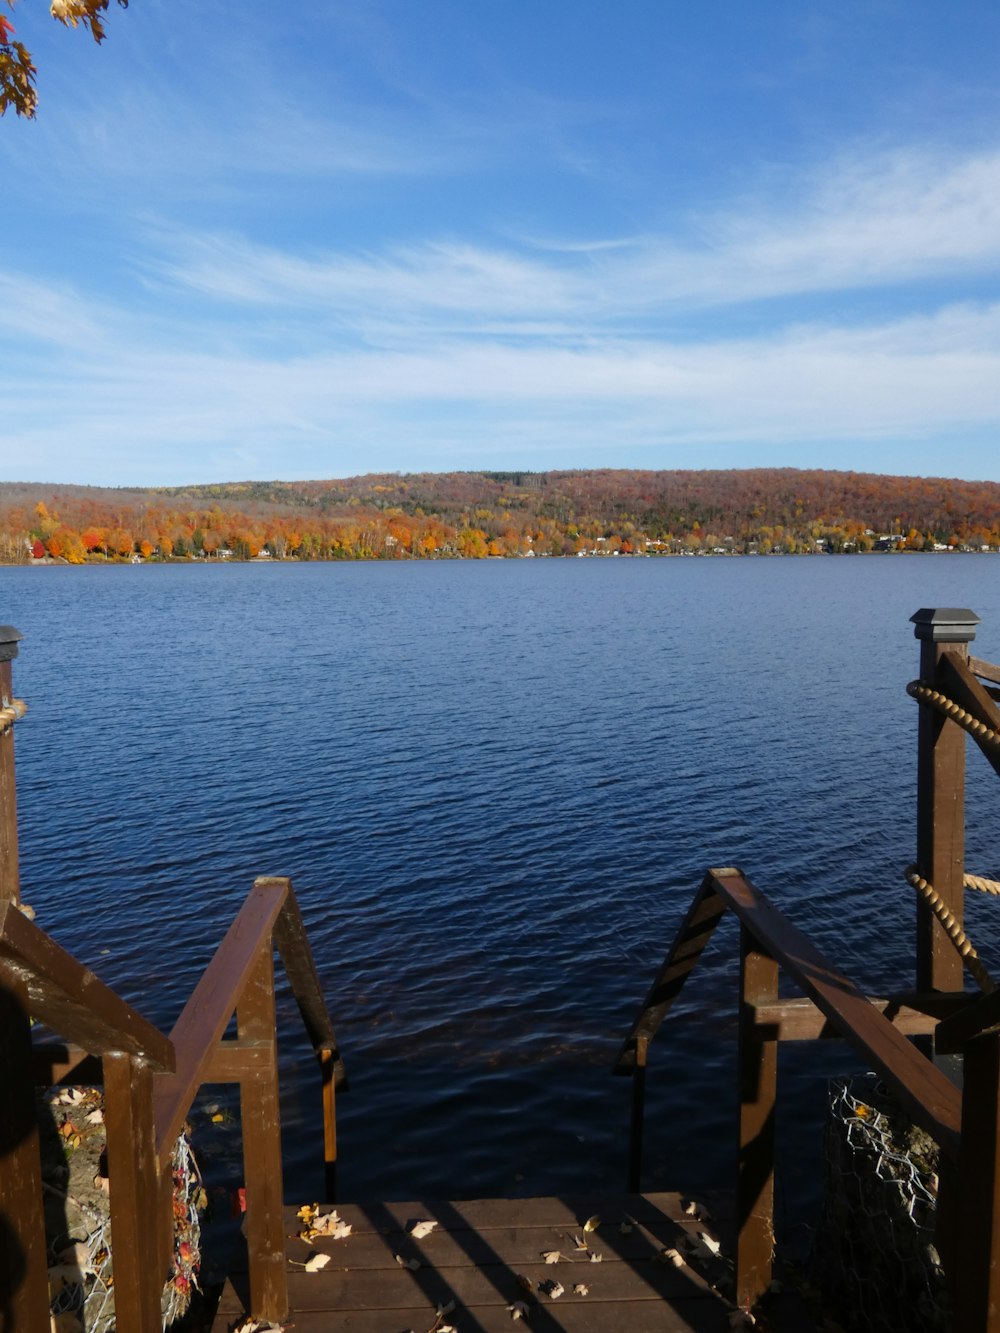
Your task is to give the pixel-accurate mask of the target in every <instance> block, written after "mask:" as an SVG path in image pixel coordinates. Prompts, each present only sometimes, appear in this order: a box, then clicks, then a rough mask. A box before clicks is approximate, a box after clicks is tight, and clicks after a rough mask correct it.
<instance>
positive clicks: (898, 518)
mask: <svg viewBox="0 0 1000 1333" xmlns="http://www.w3.org/2000/svg"><path fill="white" fill-rule="evenodd" d="M39 544H40V546H41V548H42V549H43V550H44V552H45V554H46V555H47V556H48V557H50V558H53V559H57V560H61V561H66V562H68V563H70V564H79V563H82V562H84V561H123V560H132V559H139V558H141V559H144V560H149V559H161V560H166V559H171V560H190V559H196V560H221V559H236V560H248V559H253V558H256V557H261V558H270V559H278V560H284V559H298V560H337V559H347V560H375V559H393V560H400V559H407V560H409V559H428V558H442V557H444V558H455V557H465V558H471V559H482V558H485V557H490V556H526V555H529V554H531V555H536V556H537V555H575V554H585V555H611V554H615V553H617V554H620V555H640V554H657V555H659V554H664V555H668V554H683V553H691V554H699V553H701V554H704V553H733V554H738V553H745V552H750V551H754V552H759V553H762V554H768V553H772V552H788V553H795V552H816V551H835V552H838V551H845V550H846V551H865V550H871V549H873V548H879V547H883V548H884V547H886V546H888V547H889V548H891V549H894V550H896V549H898V550H911V551H912V550H928V549H931V548H933V547H951V548H966V549H975V550H979V549H981V548H982V547H983V546H989V547H991V548H992V549H996V548H997V547H998V546H1000V484H997V483H994V482H971V481H961V480H945V479H940V478H923V477H886V476H877V475H873V474H869V473H858V472H825V471H800V470H797V469H792V468H759V469H746V470H733V471H659V472H653V471H632V470H624V469H601V470H591V471H565V472H451V473H407V474H397V473H386V474H374V475H368V476H364V477H350V478H345V479H342V480H334V481H314V482H280V481H275V482H238V483H231V484H223V485H213V486H192V487H184V488H180V487H178V488H169V489H156V490H152V489H151V490H128V491H124V490H99V489H96V488H90V487H72V486H45V485H41V484H39V485H30V484H28V483H12V482H10V483H3V484H0V560H2V561H7V562H19V561H25V560H28V559H29V558H31V552H32V549H33V548H34V549H35V551H36V552H37V550H38V547H39Z"/></svg>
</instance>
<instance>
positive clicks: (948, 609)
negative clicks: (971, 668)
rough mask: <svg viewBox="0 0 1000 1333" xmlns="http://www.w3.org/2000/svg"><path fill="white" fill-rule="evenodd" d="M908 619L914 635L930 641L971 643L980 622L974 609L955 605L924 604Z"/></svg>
mask: <svg viewBox="0 0 1000 1333" xmlns="http://www.w3.org/2000/svg"><path fill="white" fill-rule="evenodd" d="M910 620H911V622H912V624H913V627H914V628H913V633H914V637H915V638H918V639H924V640H929V641H930V642H931V643H971V642H972V640H973V639H974V638H975V637H976V626H977V625H978V624H979V623H980V620H979V617H978V616H977V615H976V613H975V611H969V610H967V609H964V608H960V607H955V606H936V607H932V606H925V607H922V608H921V609H920V610H919V611H917V612H915V613H914V614H913V615H912V616H910Z"/></svg>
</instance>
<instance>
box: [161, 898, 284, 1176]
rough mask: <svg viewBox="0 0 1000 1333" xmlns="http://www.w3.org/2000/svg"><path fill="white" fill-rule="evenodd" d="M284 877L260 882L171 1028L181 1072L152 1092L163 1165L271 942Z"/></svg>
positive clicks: (163, 1079) (173, 1074) (171, 1076)
mask: <svg viewBox="0 0 1000 1333" xmlns="http://www.w3.org/2000/svg"><path fill="white" fill-rule="evenodd" d="M285 893H286V884H285V881H275V882H272V883H265V884H261V883H260V881H257V882H255V884H254V886H253V888H252V889H251V890H250V894H249V896H248V897H247V899H246V901H245V902H244V904H243V906H242V907H241V908H240V910H239V912H238V913H237V916H236V919H235V920H234V921H233V924H232V925H231V926H230V927H229V930H228V931H227V932H226V935H225V938H224V939H223V941H222V943H221V944H220V945H219V947H218V949H217V950H216V952H215V956H214V957H213V958H212V961H211V962H210V963H209V965H208V967H207V968H206V969H205V971H204V972H203V973H202V975H201V979H200V980H199V982H198V984H197V986H195V988H194V990H193V991H192V992H191V997H190V999H189V1000H188V1002H187V1004H186V1005H185V1006H184V1008H183V1009H182V1010H181V1014H180V1017H179V1018H178V1019H177V1022H176V1023H175V1024H174V1026H173V1028H172V1029H171V1032H170V1040H171V1041H172V1042H173V1045H174V1050H175V1051H176V1056H177V1066H176V1072H174V1073H172V1074H165V1075H161V1076H160V1077H159V1078H158V1079H157V1080H156V1084H155V1087H154V1092H153V1115H154V1119H155V1122H156V1153H157V1157H158V1159H159V1162H160V1165H161V1167H162V1166H164V1165H165V1164H166V1162H167V1160H168V1158H169V1157H170V1154H171V1152H172V1151H173V1146H174V1144H175V1143H176V1141H177V1136H178V1134H179V1133H180V1132H181V1130H182V1128H183V1127H184V1121H185V1119H186V1118H187V1113H188V1111H189V1110H190V1109H191V1103H192V1102H193V1101H194V1099H195V1096H196V1094H197V1092H198V1089H199V1088H200V1087H201V1085H202V1083H203V1082H204V1081H205V1075H206V1072H207V1070H208V1067H209V1064H210V1062H211V1059H212V1056H213V1055H214V1053H215V1049H216V1047H217V1046H218V1044H219V1042H220V1041H221V1040H222V1036H223V1034H224V1033H225V1031H226V1028H227V1027H228V1026H229V1022H230V1019H231V1018H232V1017H233V1014H234V1013H235V1012H236V1006H237V1004H238V1002H239V998H240V996H241V994H242V993H243V988H244V986H245V985H246V983H247V979H248V978H249V976H250V973H251V972H252V970H253V967H254V965H255V963H256V962H257V960H258V959H259V957H260V954H261V950H262V949H263V947H264V946H265V944H267V943H268V942H269V941H270V938H271V932H272V931H273V929H274V923H275V921H276V920H277V918H278V913H279V912H280V911H281V907H282V904H283V903H284V900H285Z"/></svg>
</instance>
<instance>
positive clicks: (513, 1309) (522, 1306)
mask: <svg viewBox="0 0 1000 1333" xmlns="http://www.w3.org/2000/svg"><path fill="white" fill-rule="evenodd" d="M507 1309H508V1310H509V1311H510V1317H511V1319H527V1318H528V1317H529V1315H530V1314H531V1310H530V1309H529V1307H528V1305H527V1304H526V1302H524V1301H515V1302H514V1304H513V1305H508V1306H507Z"/></svg>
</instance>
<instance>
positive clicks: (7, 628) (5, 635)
mask: <svg viewBox="0 0 1000 1333" xmlns="http://www.w3.org/2000/svg"><path fill="white" fill-rule="evenodd" d="M23 638H24V635H23V634H22V633H21V631H20V630H19V629H15V628H14V626H13V625H0V662H12V661H13V660H14V658H15V657H16V656H17V645H18V642H19V641H20V640H21V639H23Z"/></svg>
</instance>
